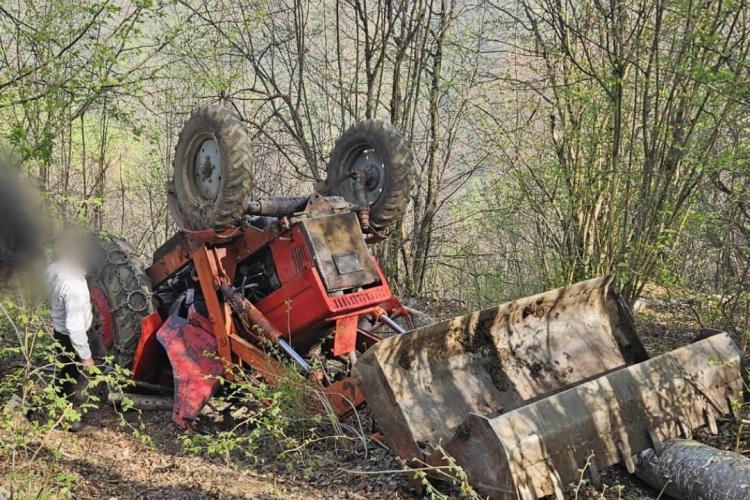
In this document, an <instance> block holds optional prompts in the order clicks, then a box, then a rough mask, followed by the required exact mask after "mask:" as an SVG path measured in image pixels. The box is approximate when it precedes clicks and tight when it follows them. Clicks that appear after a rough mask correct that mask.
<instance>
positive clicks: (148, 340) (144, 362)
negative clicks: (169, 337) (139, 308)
mask: <svg viewBox="0 0 750 500" xmlns="http://www.w3.org/2000/svg"><path fill="white" fill-rule="evenodd" d="M162 323H163V321H162V319H161V316H159V313H158V312H153V313H151V314H149V315H148V316H146V317H145V318H143V320H141V338H140V339H138V348H137V349H136V350H135V358H134V359H133V368H132V372H133V379H134V380H146V379H147V378H149V377H150V375H152V372H153V371H154V367H155V366H156V365H157V362H158V361H159V359H160V358H161V356H162V355H163V354H162V353H163V352H164V349H162V347H161V346H160V345H159V342H158V341H157V340H156V332H157V331H158V330H159V328H160V327H161V325H162Z"/></svg>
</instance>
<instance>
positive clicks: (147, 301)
mask: <svg viewBox="0 0 750 500" xmlns="http://www.w3.org/2000/svg"><path fill="white" fill-rule="evenodd" d="M94 252H95V253H94V259H93V260H94V262H93V266H92V267H93V270H92V272H90V273H89V292H90V294H91V303H92V306H93V312H94V325H93V326H94V328H95V329H96V330H98V332H99V335H100V336H101V339H102V343H103V344H104V347H105V349H106V350H107V353H108V354H109V355H111V356H114V358H115V362H116V363H117V364H118V365H120V366H124V367H126V368H129V367H130V366H131V365H132V363H133V357H134V356H135V350H136V347H138V339H139V338H140V336H141V320H142V319H143V318H145V317H146V316H148V315H149V314H151V313H152V312H154V311H155V310H156V308H155V307H154V302H153V300H152V298H151V284H150V281H149V279H148V276H147V275H146V273H145V272H144V271H143V267H142V266H141V263H140V262H139V260H138V258H137V256H136V255H135V252H134V251H133V249H132V248H131V247H130V246H129V245H128V244H127V243H125V242H124V241H123V240H121V239H118V238H115V237H112V236H108V235H103V236H102V235H100V236H98V237H97V238H96V239H95V241H94Z"/></svg>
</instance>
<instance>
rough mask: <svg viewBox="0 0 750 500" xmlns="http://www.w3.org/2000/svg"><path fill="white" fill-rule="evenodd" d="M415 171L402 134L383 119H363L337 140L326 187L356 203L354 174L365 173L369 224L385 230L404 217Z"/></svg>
mask: <svg viewBox="0 0 750 500" xmlns="http://www.w3.org/2000/svg"><path fill="white" fill-rule="evenodd" d="M413 170H414V167H413V160H412V154H411V149H410V148H409V143H408V142H407V141H406V139H405V138H404V137H403V136H402V135H401V133H399V131H398V130H396V129H395V128H394V127H393V126H392V125H391V124H390V123H388V122H385V121H383V120H363V121H361V122H359V123H358V124H357V125H354V126H352V127H351V128H349V130H347V131H346V132H344V134H343V135H342V136H341V137H340V138H339V139H338V140H337V141H336V145H335V146H334V148H333V152H332V153H331V159H330V161H329V162H328V167H327V169H326V174H327V178H326V182H325V184H326V187H327V189H328V192H330V193H331V194H335V195H339V196H342V197H343V198H344V199H346V200H347V201H349V202H352V203H357V202H358V200H357V196H356V195H355V186H354V183H355V180H354V178H353V177H352V173H353V172H355V171H358V172H361V173H364V174H365V186H364V187H365V198H366V200H367V203H369V205H370V225H371V226H372V227H373V228H375V229H383V228H385V227H386V226H389V225H391V224H393V223H394V222H396V221H398V220H399V219H400V218H401V217H402V216H403V214H404V211H405V210H406V206H407V205H408V204H409V195H410V193H411V188H412V183H413V177H414V172H413Z"/></svg>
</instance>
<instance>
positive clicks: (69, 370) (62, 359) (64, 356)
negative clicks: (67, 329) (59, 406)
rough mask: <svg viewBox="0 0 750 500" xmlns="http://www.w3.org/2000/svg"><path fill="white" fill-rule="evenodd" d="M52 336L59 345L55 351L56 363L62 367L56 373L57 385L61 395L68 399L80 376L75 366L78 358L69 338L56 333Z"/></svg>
mask: <svg viewBox="0 0 750 500" xmlns="http://www.w3.org/2000/svg"><path fill="white" fill-rule="evenodd" d="M53 336H54V338H55V340H56V341H57V342H58V344H60V347H58V350H57V361H58V362H59V363H61V364H62V365H63V367H62V369H60V370H59V371H58V373H57V378H58V384H59V386H60V389H61V391H62V395H63V396H65V397H66V398H69V399H70V398H71V396H72V395H73V393H74V392H75V386H76V384H77V382H78V379H79V378H80V376H81V374H80V372H79V371H78V367H77V366H76V365H77V361H78V358H77V356H76V352H75V350H74V349H73V344H71V342H70V337H69V336H67V335H65V334H64V333H60V332H58V331H55V332H54V335H53Z"/></svg>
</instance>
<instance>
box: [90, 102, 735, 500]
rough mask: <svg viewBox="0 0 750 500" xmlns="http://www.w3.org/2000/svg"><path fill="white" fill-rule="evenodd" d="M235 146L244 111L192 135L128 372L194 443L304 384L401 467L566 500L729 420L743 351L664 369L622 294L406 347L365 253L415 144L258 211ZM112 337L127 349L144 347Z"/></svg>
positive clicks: (369, 146) (540, 306)
mask: <svg viewBox="0 0 750 500" xmlns="http://www.w3.org/2000/svg"><path fill="white" fill-rule="evenodd" d="M237 130H239V129H238V128H237V123H236V120H235V118H234V117H233V115H231V113H228V112H225V111H223V110H221V109H208V110H202V111H200V112H197V113H196V114H194V116H193V117H191V120H190V121H189V122H188V125H186V128H185V130H184V131H183V134H181V136H180V144H181V145H180V144H178V154H177V155H176V160H175V162H176V164H175V169H176V173H175V184H174V186H173V187H175V188H176V189H177V191H178V192H176V193H175V192H171V193H170V196H169V199H170V209H171V212H172V214H173V216H174V219H175V221H176V222H177V224H178V225H179V226H180V228H181V229H180V231H179V232H178V233H177V234H176V235H175V236H174V237H173V238H171V239H170V240H169V241H168V242H166V243H165V244H164V245H163V246H162V247H161V248H160V249H159V250H157V252H156V253H155V254H154V258H153V262H152V263H151V265H150V266H149V267H148V269H147V270H146V275H147V276H148V279H149V280H150V285H151V290H152V296H153V298H154V300H153V304H150V305H149V308H148V309H143V317H142V318H141V317H139V318H140V320H139V321H140V332H137V333H138V335H137V338H138V341H137V347H136V348H135V352H134V354H133V356H129V355H127V354H128V353H127V352H125V355H123V356H121V359H125V360H129V359H133V361H132V364H131V369H132V372H133V377H134V378H135V379H136V380H140V381H143V382H146V383H152V384H153V383H157V384H171V385H174V391H175V405H174V415H173V417H174V419H175V421H176V422H177V423H179V424H180V425H182V426H185V427H190V426H191V424H192V422H193V420H194V419H195V418H196V416H197V414H198V412H199V411H200V409H201V407H202V406H203V405H204V404H205V402H206V401H207V400H208V399H209V398H210V397H211V395H212V394H213V393H214V392H215V391H216V390H217V387H218V384H217V382H216V377H217V376H219V375H222V374H223V375H225V376H229V377H231V370H229V368H230V367H237V366H239V367H241V368H244V369H247V370H251V371H252V373H254V374H256V375H257V376H258V377H259V378H261V379H263V380H264V381H266V382H267V383H269V384H271V385H273V384H275V383H276V382H277V381H279V379H280V378H281V377H283V375H284V373H285V371H286V370H290V369H295V370H300V371H302V372H303V373H304V374H306V377H307V380H308V384H309V387H310V389H311V390H313V391H315V392H316V393H317V394H318V395H322V396H323V397H324V398H323V399H325V400H327V404H322V405H319V407H318V410H319V411H333V412H334V413H335V414H336V415H337V416H338V417H340V418H343V417H346V416H347V415H349V414H351V413H352V412H354V411H355V410H356V409H357V408H360V407H362V406H363V405H364V404H367V405H368V406H369V408H370V410H371V412H372V414H373V416H374V417H375V420H376V422H377V424H378V426H379V428H380V430H381V431H382V433H383V434H384V436H385V440H386V442H387V443H388V444H389V445H390V447H391V448H392V449H393V451H394V452H395V453H396V454H397V455H399V456H400V457H402V458H403V459H405V460H407V461H409V462H411V463H415V464H421V465H424V464H427V465H442V464H445V462H446V459H447V457H453V458H454V459H455V461H456V462H457V463H458V465H460V466H462V467H464V469H465V470H466V473H467V475H468V477H469V479H470V482H471V483H472V485H473V486H474V487H475V488H476V489H477V490H478V491H479V492H480V493H481V494H483V495H487V496H490V497H493V498H513V499H515V498H522V499H530V498H538V497H541V496H544V495H550V494H554V495H556V496H557V497H558V498H560V497H562V492H563V489H564V488H565V486H566V485H567V484H568V483H569V482H571V481H574V480H576V479H577V478H578V476H579V474H580V472H579V470H580V469H581V468H586V470H587V471H588V474H589V475H591V477H592V479H594V480H595V481H596V479H597V477H598V471H599V470H600V469H601V468H603V467H607V466H609V465H611V464H614V463H623V464H624V465H625V466H626V467H627V468H628V470H632V469H633V456H634V455H635V454H637V453H638V452H640V451H642V450H643V449H644V448H648V447H654V446H656V447H658V445H659V443H660V442H661V441H663V440H666V439H669V438H671V437H674V436H678V435H686V434H689V433H690V432H691V430H692V429H695V428H696V427H699V426H702V425H708V426H709V427H710V428H711V429H712V430H715V428H716V421H715V417H716V416H718V415H722V414H725V413H727V412H728V411H729V410H730V409H731V408H730V406H731V403H730V401H731V400H732V399H736V398H737V395H738V393H739V390H740V385H741V380H740V371H739V353H738V350H737V347H736V346H735V345H734V343H733V342H732V341H731V340H730V339H729V337H727V336H726V335H723V334H721V335H716V336H713V337H710V338H708V339H706V340H703V341H700V342H698V343H695V344H692V345H689V346H686V347H683V348H682V349H678V350H676V351H674V352H671V353H667V354H664V355H662V356H658V357H655V358H652V359H649V357H648V355H647V353H646V351H645V349H644V348H643V345H642V344H641V342H640V340H639V338H638V336H637V334H636V331H635V325H634V321H633V317H632V314H631V312H630V310H629V308H628V307H627V305H626V304H625V302H624V301H623V300H622V298H621V296H620V295H619V293H618V292H617V289H616V287H615V285H614V283H613V282H612V279H611V278H609V277H603V278H597V279H593V280H589V281H585V282H582V283H578V284H574V285H571V286H568V287H565V288H560V289H557V290H553V291H549V292H546V293H542V294H539V295H535V296H532V297H526V298H523V299H519V300H516V301H513V302H509V303H505V304H501V305H499V306H497V307H494V308H491V309H487V310H483V311H479V312H475V313H472V314H468V315H464V316H459V317H457V318H454V319H451V320H447V321H442V322H440V323H436V324H433V325H430V326H426V327H423V328H419V329H412V328H407V329H408V330H411V331H408V332H407V331H405V329H404V328H402V326H400V325H399V323H397V322H396V321H394V319H396V318H397V317H399V316H401V317H403V318H404V320H405V321H406V324H407V326H410V325H409V314H408V312H407V309H405V308H404V307H403V306H402V305H401V303H400V302H399V301H398V299H397V298H395V297H394V296H393V295H392V292H391V289H390V287H389V285H388V282H387V280H386V278H385V274H384V273H383V271H382V269H381V268H380V266H379V264H378V261H377V259H376V258H375V257H374V256H373V255H372V254H371V252H370V250H369V248H368V246H367V244H368V243H373V242H376V241H380V240H382V236H381V235H380V234H379V232H378V231H379V230H380V229H382V228H383V227H384V226H385V225H386V224H387V223H389V222H391V221H393V220H394V217H396V216H397V215H398V213H397V212H398V211H399V210H402V209H403V207H405V201H404V200H403V196H402V195H403V193H404V192H407V193H408V187H409V186H410V185H411V181H410V180H408V182H407V180H403V178H402V177H400V176H403V175H406V173H408V172H409V170H408V169H407V168H406V167H407V166H409V167H410V163H409V165H407V164H406V163H404V162H405V161H406V160H408V162H410V161H411V154H410V153H409V152H408V149H406V147H405V145H404V144H405V143H404V142H403V139H402V138H401V137H400V135H398V134H396V133H395V132H394V131H393V130H392V129H391V128H389V127H388V126H385V125H383V124H382V123H381V122H374V121H372V120H370V121H366V122H364V124H363V125H362V126H358V127H354V128H353V129H350V130H349V131H347V132H346V134H344V136H343V137H342V139H340V140H339V141H338V142H337V149H336V150H335V151H334V154H332V165H329V179H328V180H327V181H326V183H325V186H323V188H322V189H320V190H319V191H318V192H316V193H314V194H312V195H310V196H306V197H295V198H291V197H275V198H274V197H268V198H262V199H255V200H251V201H248V200H247V193H244V192H242V191H241V188H242V186H243V185H244V184H243V183H245V180H246V179H245V178H244V177H243V175H244V174H242V175H240V173H237V171H236V170H234V171H232V170H231V169H229V170H228V168H229V167H230V166H231V162H234V163H235V164H237V165H240V166H242V168H244V166H243V165H245V164H244V162H245V160H246V154H245V153H246V151H247V150H248V148H247V147H246V146H245V145H242V144H240V145H237V144H236V141H238V140H240V139H238V137H242V135H238V132H237ZM223 131H226V132H223ZM394 134H395V135H394ZM368 137H373V139H372V140H371V141H370V142H368V140H369V139H368ZM201 141H202V142H201ZM233 141H235V142H233ZM341 148H343V149H341ZM347 148H348V149H347ZM339 149H341V150H339ZM337 151H338V152H337ZM180 158H181V159H180ZM178 159H180V160H179V161H182V162H188V163H186V164H180V165H178V164H177V162H178ZM191 161H192V162H193V164H191V163H190V162H191ZM222 162H224V164H223V167H222ZM227 162H229V163H230V164H227ZM399 162H401V163H399ZM347 165H351V168H350V167H347ZM217 169H219V170H218V173H217ZM222 169H223V170H222ZM332 172H333V173H332ZM334 174H335V175H334ZM180 176H182V177H180ZM191 176H193V177H191ZM227 179H229V181H228V180H227ZM191 182H193V183H194V184H195V186H197V188H196V189H193V190H191V189H192V188H190V185H191V184H190V183H191ZM227 182H230V184H226V183H227ZM347 182H348V183H350V184H349V185H348V187H346V189H344V188H341V187H340V186H342V185H343V184H342V183H347ZM181 186H182V187H181ZM337 186H339V188H337ZM180 190H183V191H182V192H180ZM236 190H240V191H236ZM238 193H239V194H238ZM241 195H242V196H244V198H243V200H244V201H242V203H241V204H238V203H237V200H238V199H239V197H240V196H241ZM384 197H385V198H384ZM193 199H197V200H198V202H196V203H197V205H195V206H191V205H189V204H190V203H192V201H191V200H193ZM384 200H385V201H384ZM186 204H187V205H186ZM217 207H218V208H217ZM229 219H231V220H233V221H234V222H232V223H229V224H227V223H226V221H227V220H229ZM206 220H212V221H214V222H213V223H221V225H222V226H223V227H222V228H221V229H214V228H211V227H204V228H201V225H202V224H203V225H205V223H206ZM134 283H135V281H134ZM138 283H140V282H138ZM138 283H136V284H138ZM139 286H140V285H139ZM138 290H140V288H139V289H138ZM138 290H136V291H138ZM118 293H119V294H120V296H121V297H127V298H128V299H127V300H129V298H130V297H131V295H132V294H133V293H135V292H134V291H132V292H131V291H128V290H127V289H126V290H122V289H118ZM100 295H102V294H100ZM110 295H111V294H110ZM100 299H101V300H99V301H98V302H97V304H96V308H97V309H98V316H99V317H101V318H104V319H106V318H107V317H111V316H112V311H111V310H108V309H111V308H112V306H111V305H110V304H113V303H114V301H113V299H112V298H111V297H110V301H109V302H108V301H107V300H106V299H107V297H104V298H102V297H100ZM149 311H153V312H150V313H149V314H146V313H148V312H149ZM113 324H114V325H115V326H117V325H119V324H120V322H117V321H114V322H113V321H109V323H107V322H106V321H105V322H103V326H104V327H107V325H109V326H108V328H110V329H112V328H113V326H112V325H113ZM123 324H124V323H123ZM376 326H385V327H387V328H388V329H390V330H391V331H392V333H393V335H392V336H390V337H388V338H382V336H381V335H378V334H376V333H374V331H375V327H376ZM105 329H106V328H105ZM131 333H132V332H131ZM102 334H103V335H105V336H108V337H109V338H114V342H113V344H114V345H115V346H116V347H117V346H118V339H124V338H130V337H127V336H126V335H124V334H123V332H120V331H115V332H112V331H110V332H104V331H103V332H102ZM122 344H123V342H121V341H120V343H119V345H120V347H119V348H120V350H122ZM207 375H208V376H207Z"/></svg>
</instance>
